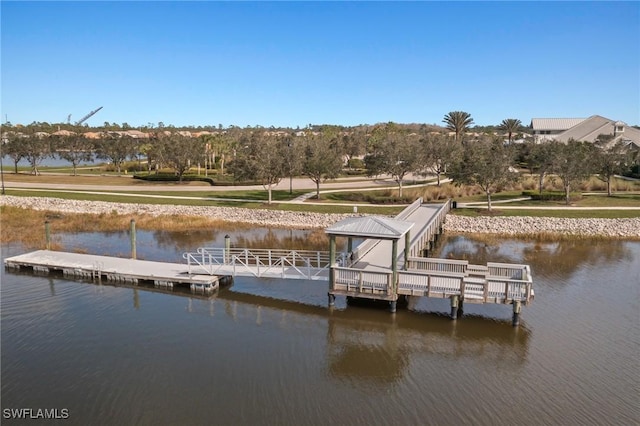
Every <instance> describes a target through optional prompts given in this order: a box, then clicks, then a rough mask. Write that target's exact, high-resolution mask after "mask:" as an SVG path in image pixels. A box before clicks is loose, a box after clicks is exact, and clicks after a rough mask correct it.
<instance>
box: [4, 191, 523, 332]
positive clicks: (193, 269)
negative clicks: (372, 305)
mask: <svg viewBox="0 0 640 426" xmlns="http://www.w3.org/2000/svg"><path fill="white" fill-rule="evenodd" d="M451 207H452V206H451V202H450V201H447V202H446V203H443V204H429V203H423V200H422V198H419V199H418V200H416V201H415V202H414V203H412V204H411V205H409V206H408V207H407V208H405V209H404V210H403V211H402V212H401V213H400V214H398V215H397V216H396V217H395V218H390V217H386V216H359V217H350V218H347V219H344V220H341V221H339V222H337V223H335V224H333V225H331V226H329V227H328V228H326V229H325V232H326V234H327V235H328V237H329V251H328V252H324V251H309V250H288V249H278V248H277V249H252V248H240V247H232V246H231V241H230V237H229V236H226V237H225V245H224V247H200V248H198V249H197V250H196V251H195V252H187V253H184V254H183V259H184V260H185V261H186V264H176V263H166V262H151V261H144V260H136V259H135V257H136V256H135V253H136V251H135V227H134V224H133V223H132V231H131V235H132V237H131V238H132V240H131V241H132V250H131V252H132V258H131V259H125V258H117V257H109V256H98V255H91V254H79V253H65V252H55V251H50V250H38V251H34V252H31V253H26V254H23V255H19V256H14V257H10V258H7V259H5V266H6V267H7V268H14V269H18V270H25V271H32V272H36V273H37V272H41V273H47V274H51V273H57V274H60V275H63V276H66V277H77V278H89V279H94V280H106V281H110V282H114V283H130V284H132V285H137V284H144V285H145V286H150V285H153V286H154V287H155V288H158V289H166V290H170V289H173V288H174V286H180V287H186V288H188V289H190V290H191V292H192V293H197V292H199V293H203V294H211V293H213V292H214V291H216V290H217V289H218V288H219V286H220V282H221V280H222V281H223V282H224V281H225V280H226V279H229V280H230V279H232V278H233V277H236V276H247V277H255V278H260V279H262V278H281V279H304V280H321V281H329V291H328V293H327V295H328V302H329V306H330V307H331V306H333V305H334V304H335V298H336V296H342V297H346V298H347V299H373V300H379V301H385V302H388V303H389V308H390V311H391V312H396V308H397V303H398V301H399V300H400V301H406V300H408V298H411V297H428V298H448V299H450V302H451V318H452V319H457V317H458V314H459V313H460V314H461V313H462V311H463V305H464V304H465V303H479V304H488V303H491V304H503V305H512V307H513V325H519V323H520V312H521V309H522V306H528V305H530V304H531V303H532V302H533V300H534V297H535V292H534V289H533V278H532V273H531V268H530V267H529V265H518V264H508V263H495V262H487V264H486V265H473V264H469V262H467V261H465V260H453V259H436V258H431V257H428V256H429V254H430V252H431V251H432V249H433V248H434V244H435V242H436V241H437V239H438V237H439V236H440V235H441V234H442V229H443V224H444V222H445V220H446V215H447V213H448V212H449V210H450V209H451ZM132 222H133V221H132ZM47 235H48V231H47ZM337 238H346V239H347V247H346V250H345V251H343V252H341V253H338V252H337V250H336V247H337V244H336V239H337ZM356 239H358V240H360V239H362V240H364V241H363V242H362V243H361V244H358V246H357V247H354V240H356Z"/></svg>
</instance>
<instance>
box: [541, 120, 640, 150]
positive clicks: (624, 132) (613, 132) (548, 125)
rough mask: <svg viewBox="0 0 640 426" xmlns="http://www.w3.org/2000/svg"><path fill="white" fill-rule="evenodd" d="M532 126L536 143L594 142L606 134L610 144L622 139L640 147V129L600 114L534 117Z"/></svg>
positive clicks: (633, 146)
mask: <svg viewBox="0 0 640 426" xmlns="http://www.w3.org/2000/svg"><path fill="white" fill-rule="evenodd" d="M531 127H532V129H533V134H534V138H535V141H536V143H540V142H544V141H545V140H547V141H550V140H556V141H559V142H565V143H566V142H568V141H569V140H570V139H574V140H577V141H583V142H591V143H593V142H596V141H597V140H599V139H601V136H606V137H607V139H608V144H615V143H617V142H618V141H621V142H623V143H625V144H627V145H629V147H630V148H632V149H640V130H639V129H636V128H635V127H632V126H628V125H627V124H626V123H623V122H622V121H614V120H610V119H608V118H605V117H602V116H599V115H592V116H591V117H589V118H534V119H532V120H531Z"/></svg>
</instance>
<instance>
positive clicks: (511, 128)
mask: <svg viewBox="0 0 640 426" xmlns="http://www.w3.org/2000/svg"><path fill="white" fill-rule="evenodd" d="M521 125H522V122H521V121H520V120H518V119H517V118H505V119H504V120H502V123H500V125H499V126H498V128H499V129H500V130H502V131H505V132H507V133H508V136H509V144H511V141H512V140H513V139H512V136H513V134H514V133H516V132H517V131H518V129H520V126H521Z"/></svg>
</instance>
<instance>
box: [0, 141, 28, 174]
mask: <svg viewBox="0 0 640 426" xmlns="http://www.w3.org/2000/svg"><path fill="white" fill-rule="evenodd" d="M24 138H25V135H23V134H20V133H17V132H15V131H9V132H6V133H2V144H3V145H2V153H3V155H6V156H7V157H9V158H11V160H13V168H14V173H16V174H17V173H18V163H19V162H20V160H22V159H23V158H24V157H25V155H26V151H25V147H24V144H23V141H24Z"/></svg>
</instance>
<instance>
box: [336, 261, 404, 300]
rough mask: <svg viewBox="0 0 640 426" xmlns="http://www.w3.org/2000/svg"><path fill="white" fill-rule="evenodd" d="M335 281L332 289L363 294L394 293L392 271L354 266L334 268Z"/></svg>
mask: <svg viewBox="0 0 640 426" xmlns="http://www.w3.org/2000/svg"><path fill="white" fill-rule="evenodd" d="M333 273H334V277H333V278H334V281H333V288H332V289H331V290H334V291H335V290H338V291H344V292H357V293H362V294H379V295H392V294H393V291H394V288H393V274H392V273H391V271H388V272H387V271H366V270H362V269H354V268H342V267H335V268H333Z"/></svg>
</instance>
